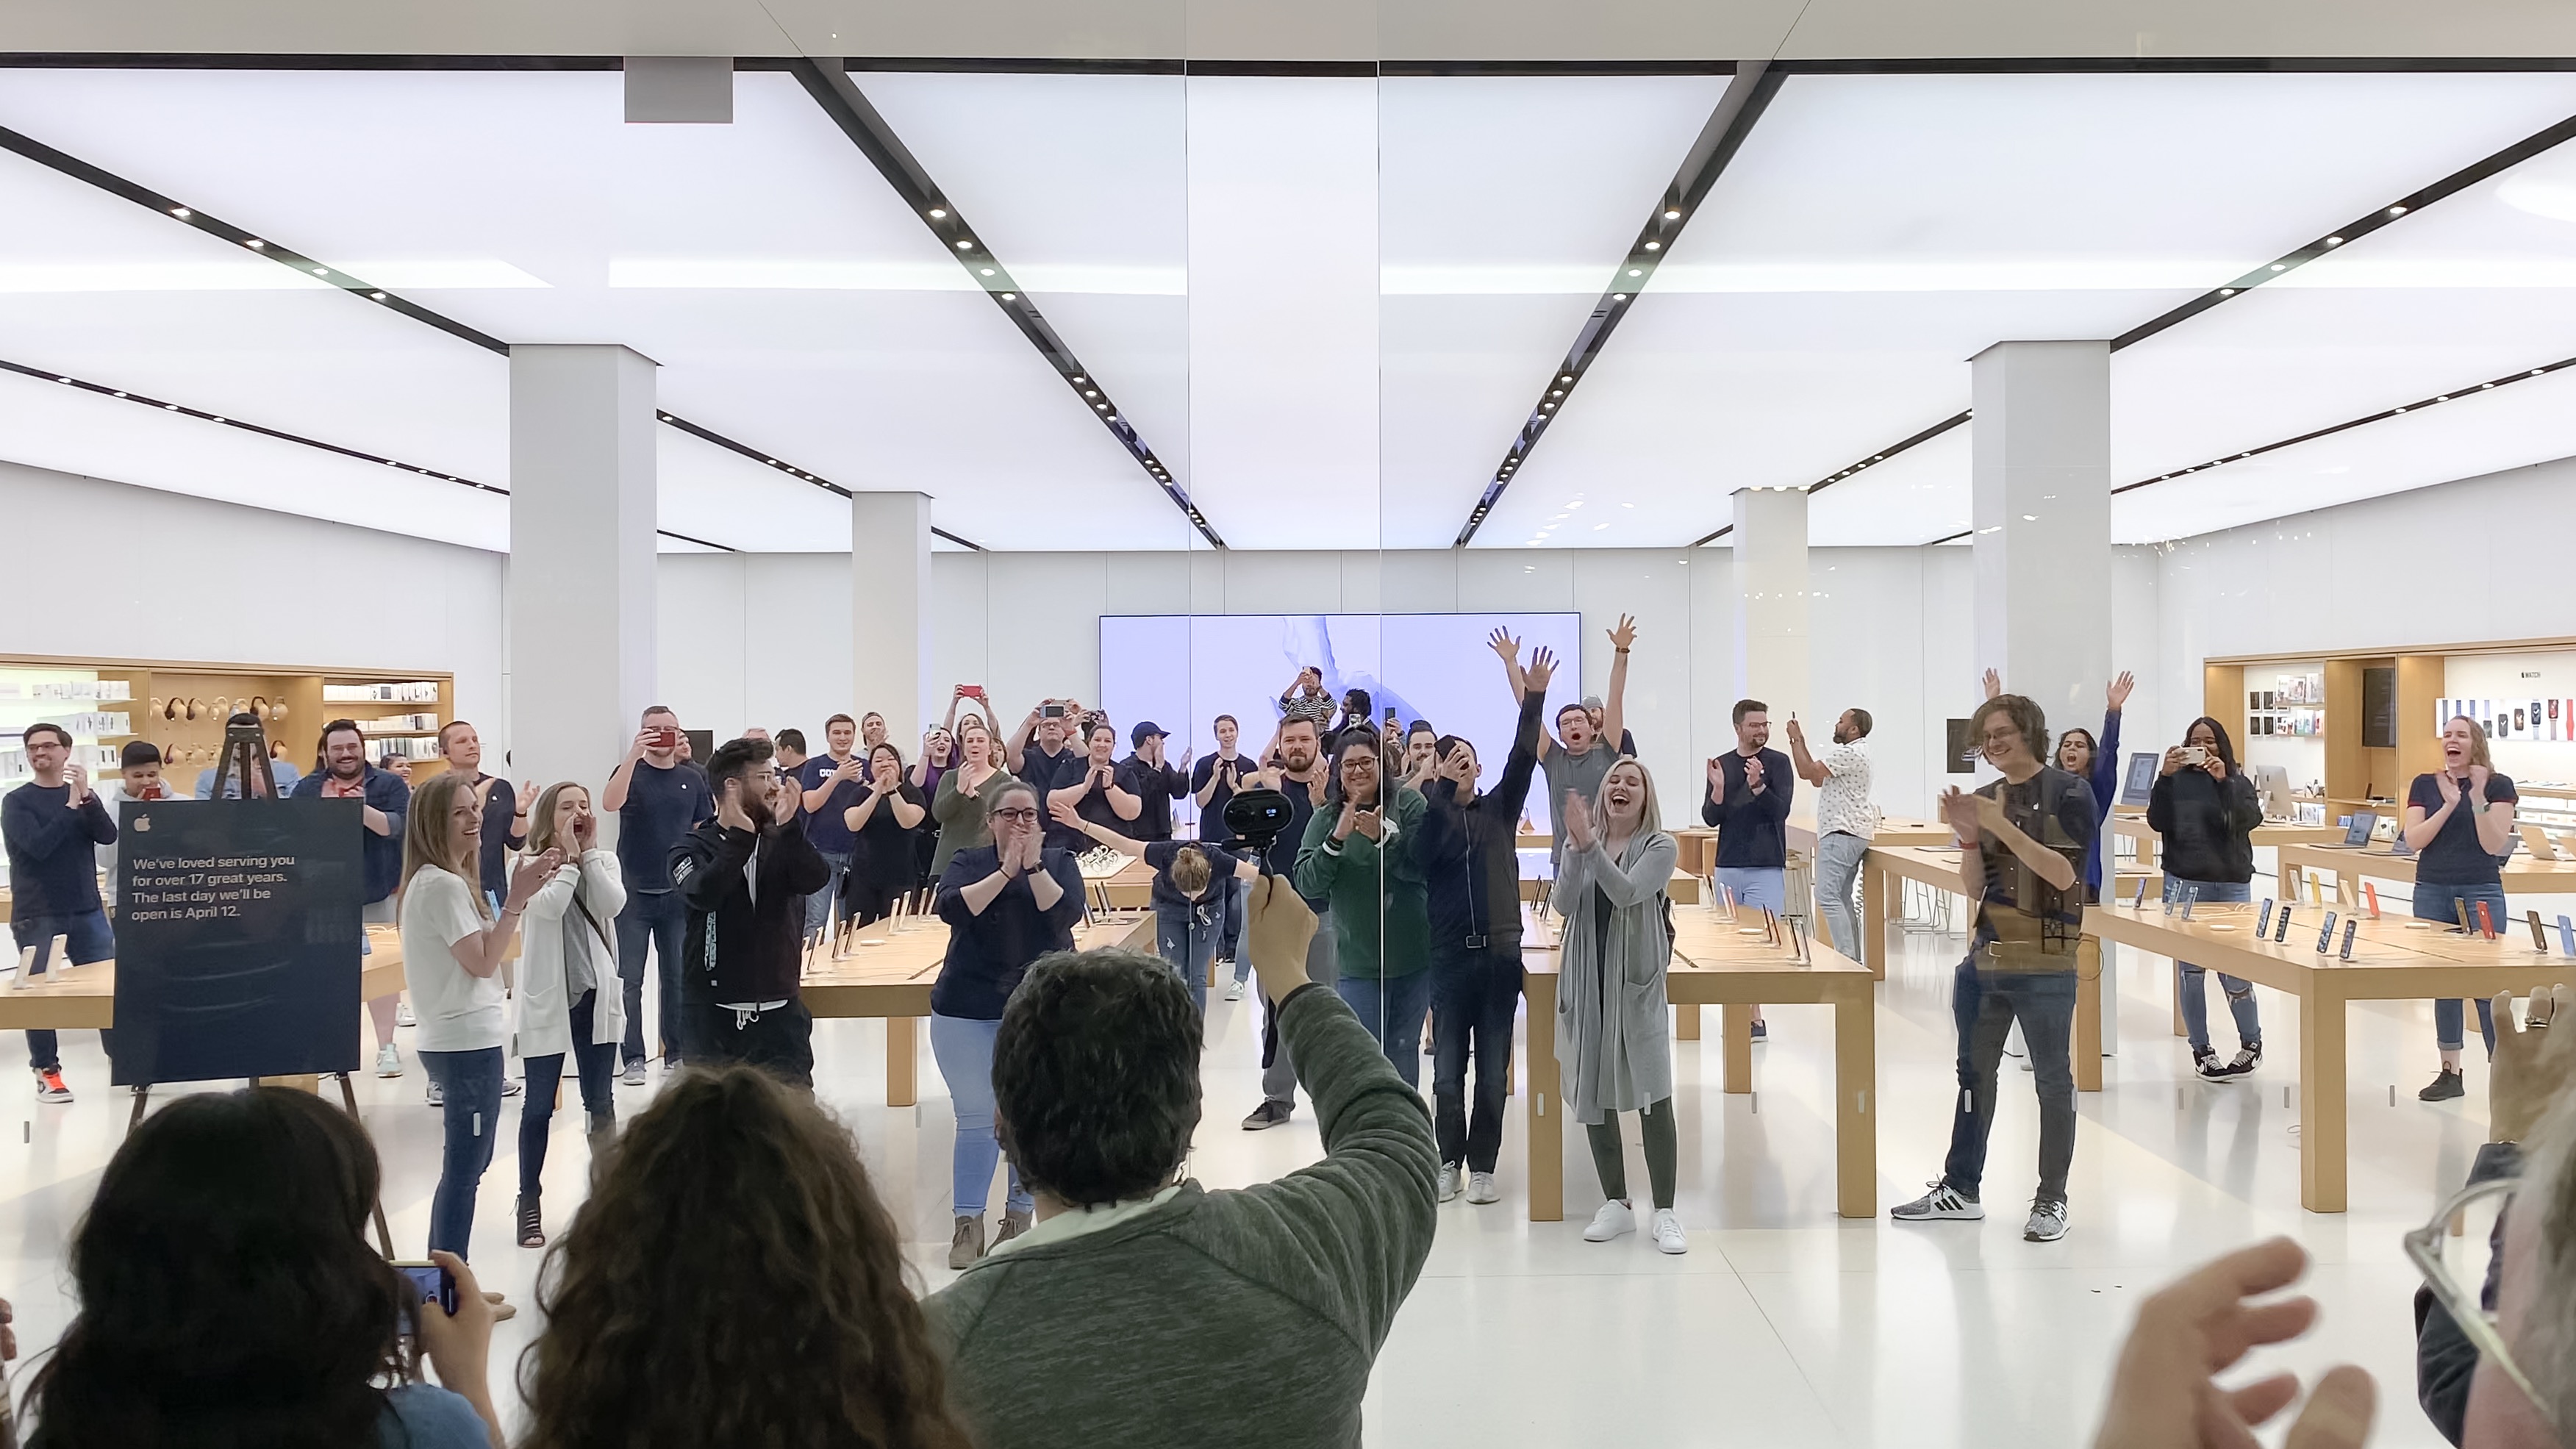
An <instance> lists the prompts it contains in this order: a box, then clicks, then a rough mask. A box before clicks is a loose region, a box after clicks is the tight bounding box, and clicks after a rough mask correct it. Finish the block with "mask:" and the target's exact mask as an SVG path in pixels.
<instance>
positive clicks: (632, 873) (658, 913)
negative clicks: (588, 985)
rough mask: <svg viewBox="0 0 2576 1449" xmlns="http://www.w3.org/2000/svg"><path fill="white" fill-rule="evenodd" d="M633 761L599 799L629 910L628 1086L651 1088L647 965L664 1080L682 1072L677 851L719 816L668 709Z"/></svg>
mask: <svg viewBox="0 0 2576 1449" xmlns="http://www.w3.org/2000/svg"><path fill="white" fill-rule="evenodd" d="M642 724H643V727H642V728H641V729H638V730H637V731H636V732H635V739H634V742H633V743H632V744H630V745H629V746H628V747H627V750H626V758H625V759H624V760H623V761H620V762H619V764H618V766H617V768H616V769H615V770H614V771H611V772H610V774H609V776H608V784H607V787H606V788H604V789H602V790H601V791H600V792H599V808H600V809H602V810H604V811H606V812H608V813H610V814H612V815H615V816H616V817H617V868H618V872H619V874H620V876H621V878H622V879H623V880H624V881H625V884H626V909H624V910H622V911H619V912H618V913H617V976H618V982H619V985H620V987H621V990H622V993H623V995H624V998H625V1001H624V1007H625V1010H624V1012H623V1014H624V1016H625V1017H626V1040H625V1041H624V1042H623V1043H622V1044H621V1052H622V1054H623V1055H624V1057H625V1059H626V1085H628V1086H630V1087H640V1086H642V1085H644V1063H645V1062H646V1061H647V1060H648V1059H649V1057H650V1056H651V1055H653V1054H654V1053H647V1052H646V1051H645V1050H644V963H645V959H646V956H647V953H648V952H649V953H650V956H651V959H652V960H653V962H654V975H655V978H656V983H657V984H656V986H655V994H656V995H657V996H658V997H659V998H660V1002H659V1005H658V1006H657V1008H656V1010H655V1012H654V1019H655V1021H656V1023H657V1027H656V1032H655V1036H656V1039H657V1041H658V1043H659V1045H658V1054H659V1055H660V1056H661V1058H662V1069H663V1070H664V1071H665V1072H673V1071H677V1070H679V1067H680V930H681V927H682V926H683V925H684V924H685V923H686V922H687V919H688V908H687V905H686V904H685V903H684V902H683V901H681V899H680V897H679V895H678V894H677V893H676V892H675V891H674V890H673V889H672V886H671V847H672V846H674V845H677V844H679V843H680V837H681V836H683V835H686V834H688V833H689V831H690V830H692V829H694V828H696V826H697V825H698V824H699V822H701V821H703V820H705V819H707V818H708V817H709V816H711V815H713V814H715V801H714V799H713V797H712V796H711V795H710V794H709V793H708V790H707V777H706V772H705V771H703V770H700V769H699V768H698V767H697V766H695V765H692V764H690V763H689V762H687V761H686V760H683V759H682V758H680V746H681V745H682V744H684V743H686V741H687V736H685V735H683V734H681V733H680V717H679V716H678V715H676V714H673V713H672V712H671V708H670V706H668V705H661V704H657V705H654V706H652V707H651V708H649V709H647V710H645V711H644V718H643V721H642Z"/></svg>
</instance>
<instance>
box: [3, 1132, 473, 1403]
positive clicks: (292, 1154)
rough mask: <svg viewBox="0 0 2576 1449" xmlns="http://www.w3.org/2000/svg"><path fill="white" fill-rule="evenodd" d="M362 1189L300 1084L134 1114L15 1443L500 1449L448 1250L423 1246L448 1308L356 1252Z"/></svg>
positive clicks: (348, 1138) (77, 1243) (367, 1176)
mask: <svg viewBox="0 0 2576 1449" xmlns="http://www.w3.org/2000/svg"><path fill="white" fill-rule="evenodd" d="M379 1180H380V1179H379V1176H378V1171H377V1166H376V1153H375V1149H374V1148H373V1147H370V1146H369V1145H368V1144H367V1137H366V1133H365V1131H364V1130H363V1129H361V1128H360V1127H359V1126H358V1124H357V1122H356V1121H355V1120H353V1119H352V1118H351V1117H350V1116H349V1115H348V1114H347V1113H345V1112H343V1111H341V1110H340V1109H339V1108H337V1107H333V1106H327V1105H325V1104H324V1103H323V1102H322V1100H321V1099H320V1098H318V1097H316V1096H314V1095H313V1094H312V1093H311V1092H299V1091H294V1090H291V1089H289V1088H285V1087H253V1088H251V1089H249V1090H248V1091H241V1092H225V1093H220V1094H212V1093H210V1094H206V1095H201V1096H193V1097H183V1098H181V1099H179V1100H178V1101H176V1102H173V1103H171V1104H170V1105H169V1106H167V1107H164V1108H162V1109H161V1110H160V1111H158V1112H155V1113H153V1114H152V1115H151V1116H149V1117H146V1118H144V1119H143V1121H142V1123H141V1124H140V1125H138V1126H137V1127H136V1128H135V1129H134V1131H133V1133H132V1135H130V1136H128V1137H127V1138H126V1139H125V1142H124V1145H123V1146H120V1147H119V1148H117V1150H116V1156H115V1157H113V1158H111V1159H110V1160H109V1161H108V1164H107V1171H106V1172H105V1173H103V1174H102V1175H101V1176H100V1178H99V1181H98V1192H97V1194H96V1196H94V1197H93V1198H91V1200H90V1205H89V1212H88V1213H87V1214H86V1215H85V1216H84V1217H83V1218H82V1219H81V1225H80V1227H79V1228H78V1229H77V1230H76V1231H75V1232H74V1234H73V1236H72V1244H71V1275H72V1281H73V1284H74V1286H75V1288H76V1289H77V1291H78V1292H79V1295H80V1313H79V1315H78V1316H77V1317H75V1318H74V1319H73V1320H72V1322H71V1326H70V1327H69V1328H67V1329H65V1330H64V1331H63V1337H62V1341H61V1342H60V1343H58V1344H57V1345H55V1348H54V1352H53V1356H52V1357H51V1358H50V1359H48V1360H46V1362H45V1364H44V1366H43V1367H42V1368H40V1369H38V1370H37V1371H36V1377H35V1382H34V1384H33V1385H32V1386H31V1387H30V1388H29V1389H28V1391H27V1408H28V1413H29V1416H30V1417H31V1418H32V1419H33V1420H34V1423H35V1432H34V1435H33V1437H32V1438H31V1439H30V1440H29V1441H28V1442H29V1444H30V1446H31V1449H89V1446H93V1445H99V1446H104V1445H115V1446H118V1449H178V1446H197V1445H243V1446H248V1445H260V1446H263V1449H360V1446H369V1449H394V1446H403V1449H493V1446H498V1445H500V1444H501V1443H502V1437H501V1422H500V1417H499V1415H497V1414H496V1413H495V1412H494V1411H493V1408H492V1395H491V1392H490V1389H489V1386H488V1382H487V1377H486V1373H485V1360H486V1358H487V1357H488V1356H489V1354H490V1351H491V1346H492V1309H491V1306H490V1305H489V1304H488V1303H486V1302H485V1301H484V1298H483V1295H482V1292H481V1290H480V1289H479V1288H478V1287H477V1286H476V1285H475V1282H474V1270H473V1269H471V1268H468V1267H467V1266H465V1261H464V1260H463V1259H461V1258H459V1257H457V1256H455V1255H454V1254H452V1253H444V1252H434V1253H432V1254H431V1255H430V1256H431V1257H432V1258H434V1259H435V1260H437V1262H438V1264H439V1266H441V1267H443V1268H445V1269H446V1270H447V1271H448V1272H450V1273H452V1274H454V1275H455V1279H456V1312H455V1314H454V1316H452V1317H451V1316H450V1315H449V1314H448V1313H447V1312H446V1311H445V1310H443V1309H441V1308H440V1307H439V1306H438V1304H437V1302H436V1301H434V1300H433V1301H429V1302H423V1301H422V1295H421V1293H420V1291H419V1290H418V1289H417V1288H416V1287H414V1286H413V1282H412V1280H411V1279H410V1278H408V1277H406V1276H405V1275H404V1274H403V1273H402V1272H401V1271H400V1270H398V1269H396V1268H395V1267H394V1266H393V1265H392V1264H390V1263H387V1262H386V1261H385V1260H384V1258H383V1257H381V1256H380V1255H379V1254H378V1253H377V1252H376V1250H375V1248H374V1247H372V1246H371V1245H369V1243H368V1242H367V1239H366V1231H367V1217H368V1214H369V1213H371V1212H372V1211H373V1210H374V1208H375V1205H376V1191H377V1187H378V1183H379ZM405 1335H417V1342H418V1345H419V1348H420V1352H421V1354H422V1356H424V1357H426V1358H427V1359H428V1360H429V1363H430V1366H431V1367H432V1368H434V1369H436V1370H437V1372H438V1377H439V1380H440V1382H442V1383H444V1384H445V1385H446V1386H447V1387H445V1388H443V1389H442V1388H433V1387H431V1386H429V1385H428V1384H425V1383H422V1382H420V1381H419V1377H420V1376H419V1365H418V1364H417V1362H416V1361H414V1360H413V1359H412V1358H411V1357H410V1356H409V1355H408V1354H407V1353H406V1351H405V1348H404V1343H403V1338H404V1336H405Z"/></svg>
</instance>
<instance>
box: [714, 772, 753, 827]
mask: <svg viewBox="0 0 2576 1449" xmlns="http://www.w3.org/2000/svg"><path fill="white" fill-rule="evenodd" d="M716 823H717V824H718V825H721V826H723V827H724V828H725V829H727V830H756V829H758V828H759V827H757V826H755V825H753V824H752V823H751V815H750V812H748V811H746V810H744V809H743V808H742V777H741V776H740V775H736V776H734V777H733V778H732V779H730V780H727V781H725V782H724V789H723V791H722V792H720V793H719V794H718V795H717V796H716Z"/></svg>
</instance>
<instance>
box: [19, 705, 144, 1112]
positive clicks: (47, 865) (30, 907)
mask: <svg viewBox="0 0 2576 1449" xmlns="http://www.w3.org/2000/svg"><path fill="white" fill-rule="evenodd" d="M22 739H23V741H24V743H25V746H26V750H27V765H28V767H29V768H30V769H32V770H33V771H35V775H36V778H35V780H34V781H33V782H31V783H29V784H25V785H21V786H19V787H18V788H17V789H15V790H12V791H10V792H9V794H8V797H7V798H6V799H5V800H0V836H5V838H6V840H7V842H8V848H9V893H10V902H11V909H10V913H9V931H10V934H11V935H12V936H14V937H16V939H17V942H18V949H19V950H21V951H23V950H25V949H27V948H28V947H30V946H33V947H34V948H35V949H36V961H35V964H34V965H33V966H31V967H29V968H28V970H29V972H30V974H33V973H36V972H41V971H43V970H44V969H45V968H46V967H48V966H50V965H52V964H53V963H52V962H51V961H48V960H47V959H46V956H47V954H48V953H50V952H51V951H52V950H53V943H54V938H55V937H56V936H62V937H65V938H67V939H66V940H65V941H64V943H63V949H64V953H65V954H66V955H68V956H70V957H71V960H70V961H69V962H68V963H67V964H69V965H73V966H86V965H88V964H89V963H90V962H92V961H104V960H106V959H108V958H109V957H111V956H113V955H115V954H116V938H115V936H114V934H113V933H112V932H111V931H110V930H109V928H108V924H107V912H106V911H105V910H104V909H103V908H102V907H101V906H100V904H99V899H98V856H97V848H98V847H99V846H102V845H110V844H113V843H114V842H115V840H116V822H115V821H114V820H112V819H110V818H109V816H108V813H107V807H106V805H105V804H103V803H101V801H100V800H99V798H98V793H97V792H96V791H94V790H92V789H90V787H89V771H88V770H87V769H85V768H83V767H82V766H80V765H77V764H75V763H73V762H72V737H71V732H70V731H68V730H66V729H64V728H63V727H62V726H61V725H58V724H31V725H29V726H27V732H26V734H25V735H24V736H23V737H22ZM27 1065H28V1066H29V1067H31V1068H33V1069H34V1070H35V1073H36V1100H37V1101H39V1102H54V1103H63V1102H69V1101H70V1100H71V1099H72V1092H71V1088H69V1087H66V1086H64V1085H63V1063H62V1057H61V1056H60V1054H59V1053H58V1051H57V1048H56V1046H55V1036H54V1034H53V1033H52V1032H50V1031H31V1032H29V1033H27Z"/></svg>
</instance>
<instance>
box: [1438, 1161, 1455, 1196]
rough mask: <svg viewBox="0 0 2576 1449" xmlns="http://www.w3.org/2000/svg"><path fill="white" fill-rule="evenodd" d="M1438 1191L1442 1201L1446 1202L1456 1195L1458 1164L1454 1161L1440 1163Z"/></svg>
mask: <svg viewBox="0 0 2576 1449" xmlns="http://www.w3.org/2000/svg"><path fill="white" fill-rule="evenodd" d="M1438 1192H1439V1194H1440V1200H1441V1201H1442V1202H1447V1201H1449V1200H1450V1199H1451V1198H1454V1197H1456V1196H1457V1195H1458V1164H1456V1163H1454V1162H1444V1163H1442V1164H1440V1182H1439V1185H1438Z"/></svg>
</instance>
